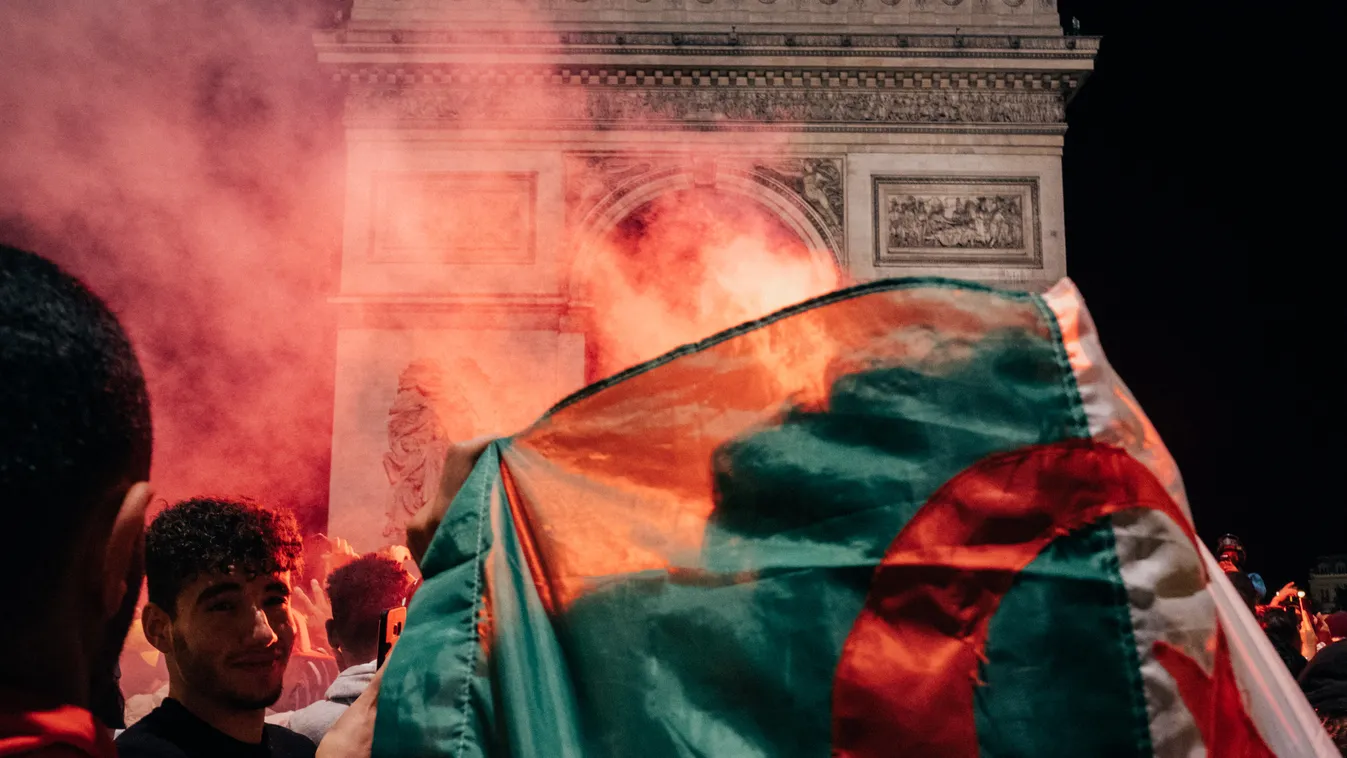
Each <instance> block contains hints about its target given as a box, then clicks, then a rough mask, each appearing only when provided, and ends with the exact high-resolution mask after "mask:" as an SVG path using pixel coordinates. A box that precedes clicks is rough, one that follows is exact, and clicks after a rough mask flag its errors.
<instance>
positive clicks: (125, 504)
mask: <svg viewBox="0 0 1347 758" xmlns="http://www.w3.org/2000/svg"><path fill="white" fill-rule="evenodd" d="M153 494H154V493H153V491H151V490H150V485H149V483H148V482H137V483H135V484H133V485H131V489H129V490H127V491H126V496H125V497H123V498H122V505H121V508H119V509H118V510H117V518H116V520H115V521H113V522H112V533H111V534H110V535H108V546H107V549H106V550H105V551H104V553H103V566H102V574H103V592H102V601H103V618H105V619H109V618H112V616H113V615H114V614H116V613H117V609H118V608H120V607H121V605H122V599H123V598H125V597H126V593H127V592H136V593H139V592H140V587H127V586H126V578H127V574H128V572H129V570H130V568H131V563H132V561H135V560H139V555H138V553H139V552H140V551H141V550H143V549H144V545H145V509H146V508H148V507H149V505H150V497H151V496H152V495H153Z"/></svg>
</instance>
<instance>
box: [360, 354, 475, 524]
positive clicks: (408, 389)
mask: <svg viewBox="0 0 1347 758" xmlns="http://www.w3.org/2000/svg"><path fill="white" fill-rule="evenodd" d="M452 369H453V370H452V372H446V371H445V369H444V368H443V366H442V365H441V364H440V363H438V362H436V361H431V360H417V361H413V362H411V363H410V364H408V365H407V367H406V368H405V369H404V370H403V371H402V373H401V375H399V377H398V389H397V395H396V396H395V397H394V399H393V405H392V407H390V408H389V409H388V452H386V453H384V456H383V468H384V473H385V474H386V475H387V476H388V484H389V486H390V487H391V492H390V494H389V500H388V506H387V508H386V511H385V516H386V518H385V519H384V530H383V536H385V537H400V536H401V535H402V534H403V533H404V532H405V531H406V527H407V520H408V519H410V518H411V517H412V515H413V514H415V513H416V512H417V511H419V510H421V508H422V507H423V506H424V505H426V504H427V503H429V502H430V500H431V499H432V498H433V497H434V496H435V491H436V488H438V487H439V482H440V472H441V470H442V469H443V466H444V457H445V454H446V453H448V451H449V446H450V445H452V444H454V443H456V442H462V441H464V440H468V439H472V438H473V437H474V436H476V435H477V434H479V433H480V431H481V428H482V426H483V424H482V419H480V418H478V416H477V413H476V411H475V410H474V409H475V407H476V404H475V403H473V402H471V401H470V400H469V399H468V397H467V395H466V392H465V389H464V388H465V387H489V386H490V382H489V380H488V379H487V377H486V374H485V373H484V372H483V371H482V369H481V368H480V367H479V366H478V365H477V363H476V362H475V361H472V360H470V359H467V358H459V359H457V360H455V361H454V362H453V364H452Z"/></svg>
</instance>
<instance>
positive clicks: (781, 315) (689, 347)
mask: <svg viewBox="0 0 1347 758" xmlns="http://www.w3.org/2000/svg"><path fill="white" fill-rule="evenodd" d="M918 287H930V288H932V289H949V290H965V291H968V292H986V293H989V294H993V295H998V296H1000V297H1003V298H1005V299H1007V300H1012V301H1023V300H1032V301H1034V302H1035V303H1036V305H1037V306H1038V308H1039V309H1040V310H1041V309H1042V308H1043V307H1044V305H1043V303H1042V302H1041V300H1040V299H1039V298H1037V297H1036V296H1034V295H1032V294H1030V293H1028V292H1013V291H1009V290H999V289H996V288H995V287H988V286H986V285H984V284H978V283H976V282H965V281H960V280H958V279H946V278H944V277H924V276H918V277H905V278H900V279H880V280H877V281H873V282H867V283H865V284H859V285H856V286H855V287H848V288H846V289H842V290H837V291H835V292H829V293H828V294H826V295H820V296H819V297H815V298H811V299H809V300H805V301H803V302H800V303H796V304H795V305H792V306H788V307H786V308H782V309H781V310H779V311H775V312H773V313H769V314H768V315H766V316H763V317H762V318H759V319H754V320H753V321H745V322H744V323H742V324H739V325H738V326H734V327H731V328H729V329H726V330H724V331H722V332H717V333H716V334H713V335H711V336H710V337H707V338H705V339H702V340H699V341H697V342H690V343H688V344H686V345H682V346H680V347H676V348H674V349H673V350H670V351H669V352H667V353H665V354H663V355H661V356H659V357H657V358H651V359H650V360H648V361H646V362H645V363H638V364H636V365H635V366H632V367H631V368H628V369H625V370H623V371H620V372H618V373H616V374H613V375H612V376H610V377H608V378H607V379H604V380H602V381H598V382H595V383H594V384H591V385H589V386H587V387H584V388H582V389H579V390H576V391H575V392H573V393H571V394H570V395H567V396H566V397H564V398H562V399H561V400H560V401H558V402H557V404H556V405H554V406H552V407H551V408H549V409H548V410H547V412H546V413H544V414H543V415H542V418H540V419H539V421H540V422H541V421H543V420H545V419H547V418H548V417H550V416H551V415H552V414H554V413H556V412H557V411H560V410H562V409H563V408H566V407H567V406H570V405H574V404H575V403H578V402H580V401H581V400H584V399H585V398H587V397H589V396H591V395H594V394H597V393H599V392H601V391H603V390H604V389H607V388H608V387H611V386H613V385H614V384H617V383H618V382H622V381H624V380H626V379H630V378H631V377H633V376H636V375H638V374H644V373H645V372H647V371H652V370H654V369H656V368H659V367H660V366H663V365H664V364H666V363H669V362H670V361H673V360H675V359H677V358H681V357H683V356H685V355H689V354H691V353H695V352H698V351H700V350H704V349H705V348H708V347H711V346H713V345H718V344H720V343H721V342H726V341H728V340H731V339H733V338H735V337H738V336H740V335H742V334H746V333H748V332H751V331H753V330H754V329H759V328H761V327H764V326H768V325H770V324H773V323H775V322H777V321H781V320H783V319H786V318H789V317H791V316H794V315H795V314H797V313H803V312H804V311H808V310H812V309H814V308H817V307H819V306H823V305H831V304H833V303H839V302H842V301H843V300H851V299H853V298H858V297H863V296H865V295H873V294H875V293H879V292H899V291H902V290H909V289H917V288H918ZM1053 323H1055V322H1053ZM1054 334H1057V336H1058V340H1057V342H1058V343H1059V344H1060V342H1061V339H1060V337H1061V335H1060V333H1058V332H1054Z"/></svg>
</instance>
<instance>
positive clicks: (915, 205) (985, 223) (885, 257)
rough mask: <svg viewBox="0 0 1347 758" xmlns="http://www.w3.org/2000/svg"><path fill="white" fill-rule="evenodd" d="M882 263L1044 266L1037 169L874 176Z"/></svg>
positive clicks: (878, 261) (878, 251) (879, 263)
mask: <svg viewBox="0 0 1347 758" xmlns="http://www.w3.org/2000/svg"><path fill="white" fill-rule="evenodd" d="M871 192H872V197H873V202H874V210H873V213H874V234H875V257H874V263H875V265H876V266H889V267H892V266H930V265H935V266H973V267H985V266H995V267H1005V266H1014V267H1024V268H1042V266H1043V240H1042V230H1041V224H1040V220H1039V214H1040V213H1041V209H1040V207H1039V200H1038V177H998V176H874V177H872V178H871Z"/></svg>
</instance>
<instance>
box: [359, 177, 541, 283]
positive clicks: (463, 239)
mask: <svg viewBox="0 0 1347 758" xmlns="http://www.w3.org/2000/svg"><path fill="white" fill-rule="evenodd" d="M373 192H374V225H373V228H372V233H373V239H372V240H371V241H370V254H369V257H370V261H371V262H375V263H452V264H462V263H484V264H501V263H518V264H527V263H532V262H533V261H534V257H535V253H536V247H537V244H536V242H537V241H536V236H537V233H536V228H535V226H536V225H535V216H536V210H537V208H536V206H537V174H534V173H522V172H521V173H496V172H477V173H472V172H440V173H386V174H378V175H376V176H375V177H374V182H373Z"/></svg>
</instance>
